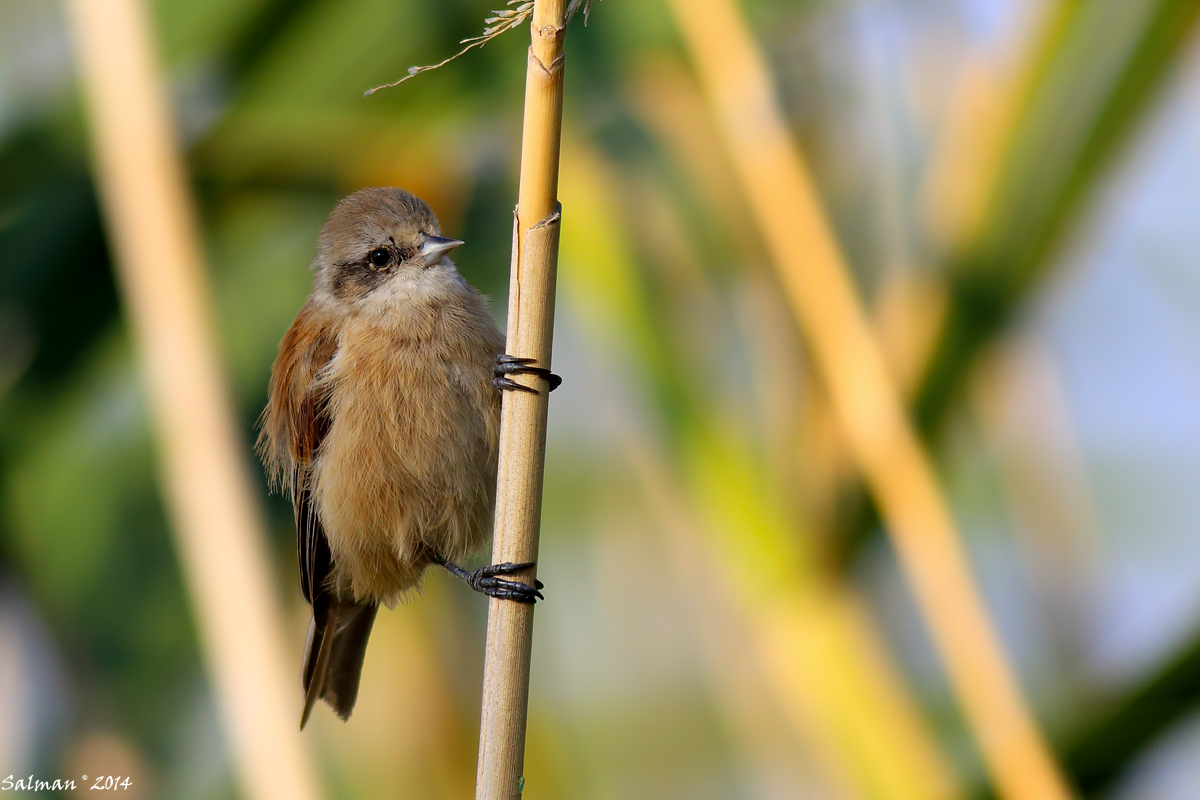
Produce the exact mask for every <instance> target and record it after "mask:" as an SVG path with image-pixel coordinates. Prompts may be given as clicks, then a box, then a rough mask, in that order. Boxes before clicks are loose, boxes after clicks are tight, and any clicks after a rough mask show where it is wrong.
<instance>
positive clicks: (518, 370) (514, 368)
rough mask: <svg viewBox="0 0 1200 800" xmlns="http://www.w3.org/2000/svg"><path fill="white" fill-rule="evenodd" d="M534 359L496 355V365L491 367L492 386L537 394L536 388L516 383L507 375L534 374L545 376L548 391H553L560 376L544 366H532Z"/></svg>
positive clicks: (557, 384)
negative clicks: (548, 385)
mask: <svg viewBox="0 0 1200 800" xmlns="http://www.w3.org/2000/svg"><path fill="white" fill-rule="evenodd" d="M533 362H534V359H532V358H517V357H516V356H510V355H507V354H504V353H501V354H500V355H498V356H496V366H494V367H492V386H495V387H496V388H497V389H500V390H501V391H506V390H507V391H518V392H533V393H534V394H537V389H534V388H533V387H532V386H525V385H524V384H521V383H517V382H516V381H514V380H513V379H512V378H510V377H508V376H509V375H536V376H538V377H539V378H545V379H546V382H547V383H548V384H550V391H552V392H553V391H554V390H555V389H557V388H558V387H559V385H560V384H561V383H562V378H560V377H558V376H557V375H555V374H554V373H553V372H551V371H550V370H548V369H546V368H545V367H535V366H533Z"/></svg>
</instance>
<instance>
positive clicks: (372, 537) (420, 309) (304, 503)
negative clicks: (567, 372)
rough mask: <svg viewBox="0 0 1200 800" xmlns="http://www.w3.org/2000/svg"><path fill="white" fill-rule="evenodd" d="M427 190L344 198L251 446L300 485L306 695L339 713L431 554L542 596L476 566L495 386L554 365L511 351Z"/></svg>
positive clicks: (498, 569)
mask: <svg viewBox="0 0 1200 800" xmlns="http://www.w3.org/2000/svg"><path fill="white" fill-rule="evenodd" d="M461 244H462V242H461V241H458V240H455V239H447V238H444V237H443V236H442V235H441V229H440V228H439V226H438V221H437V218H436V217H435V216H434V214H433V212H432V211H431V210H430V208H429V206H428V205H426V204H425V202H424V201H422V200H420V199H419V198H417V197H414V196H413V195H411V194H409V193H408V192H405V191H402V190H400V189H393V188H384V189H362V190H360V191H357V192H355V193H354V194H352V195H350V196H349V197H347V198H345V199H344V200H342V201H341V202H340V203H339V204H338V205H337V207H336V208H335V209H334V210H333V212H332V213H331V214H330V215H329V219H328V220H327V221H326V223H325V226H324V227H323V228H322V229H321V233H320V235H319V237H318V239H317V253H316V256H315V257H314V258H313V261H312V265H311V268H312V270H313V272H314V273H315V276H314V280H313V292H312V295H311V296H310V297H309V299H308V302H307V303H305V305H304V307H303V308H301V309H300V312H299V313H298V314H297V315H296V319H295V321H294V322H293V323H292V326H291V328H289V329H288V332H287V334H286V335H285V336H284V337H283V341H282V343H281V344H280V346H279V355H278V356H277V357H276V359H275V365H274V367H273V368H272V370H271V385H270V398H269V401H268V404H267V408H266V410H265V411H264V412H263V417H262V429H261V432H260V435H259V441H258V448H259V452H260V454H261V455H262V457H263V461H264V463H265V464H266V467H267V471H268V474H269V475H270V478H271V482H272V485H273V486H275V487H277V488H278V487H283V488H284V489H286V491H287V492H288V493H289V494H290V495H291V499H292V506H293V510H294V511H295V517H296V543H297V550H298V555H299V563H300V589H301V591H302V592H303V594H304V599H305V600H306V601H308V603H309V604H310V605H311V606H312V610H313V621H312V625H311V626H310V628H309V641H308V646H307V652H306V656H305V660H304V668H303V683H304V712H303V714H302V716H301V719H300V727H301V728H303V727H304V724H305V723H306V722H307V721H308V716H309V714H310V713H311V712H312V708H313V705H314V703H315V702H316V700H317V698H322V699H324V700H325V701H327V702H328V703H329V704H330V705H331V706H332V707H333V708H334V710H335V711H336V712H337V713H338V715H339V716H340V717H341V718H342V719H346V718H348V717H349V716H350V712H351V711H352V710H353V708H354V701H355V699H356V698H357V696H358V683H359V675H360V673H361V671H362V665H363V658H364V656H365V654H366V647H367V638H368V637H369V636H370V634H371V626H372V624H373V623H374V621H375V614H376V611H377V610H378V608H379V605H380V604H381V603H383V604H387V605H392V604H394V603H395V602H396V600H397V599H398V598H400V597H401V596H402V595H403V594H404V593H405V592H407V591H409V590H413V589H415V588H416V587H417V586H418V584H419V582H420V580H421V576H422V573H424V571H425V569H426V567H428V566H430V565H432V564H438V565H441V566H443V567H445V568H446V569H448V570H449V571H450V572H452V573H453V574H455V575H456V576H458V577H459V578H462V579H463V580H464V581H466V582H467V584H468V585H470V586H471V587H472V588H473V589H475V590H476V591H479V592H483V593H484V594H487V595H490V596H492V597H498V598H503V599H508V600H515V601H517V602H522V603H533V602H536V600H537V599H538V598H540V597H541V596H542V595H541V593H540V592H539V591H538V589H541V588H542V586H541V584H540V583H537V584H536V586H529V585H528V584H525V583H523V582H521V581H518V580H511V579H508V578H504V577H501V576H504V575H512V574H513V573H517V572H520V571H522V570H525V569H529V568H530V567H532V566H533V564H512V563H504V564H494V565H491V566H487V567H483V568H482V569H478V570H475V571H473V572H468V571H467V570H465V569H463V568H461V567H460V566H458V563H457V562H459V561H461V560H462V559H463V558H465V557H467V556H468V555H469V554H471V553H472V552H474V551H476V550H478V549H479V548H480V547H481V546H482V545H483V544H484V543H485V541H486V540H487V538H488V536H489V534H490V531H491V524H492V513H493V505H494V502H495V492H496V455H497V446H498V445H497V441H498V434H499V428H500V393H499V392H498V391H497V389H515V390H521V391H530V392H536V391H537V390H536V389H533V388H530V387H528V386H524V385H522V384H519V383H517V382H516V381H513V380H512V379H511V378H509V377H508V376H510V375H514V374H531V375H536V376H539V377H540V378H542V379H544V380H545V381H546V382H547V384H548V389H549V390H553V389H554V388H556V387H557V386H558V383H559V379H558V377H557V376H555V375H552V374H551V373H550V372H549V371H548V370H546V369H543V368H540V367H537V366H534V365H533V364H532V363H530V360H529V359H518V358H512V357H510V356H506V355H504V336H503V335H502V334H501V333H500V331H499V330H498V329H497V327H496V324H495V322H494V321H493V320H492V318H491V316H490V315H489V314H488V311H487V307H486V301H485V299H484V297H483V295H481V294H480V293H479V292H478V291H477V290H476V289H474V288H473V287H472V286H471V285H470V284H468V283H467V282H466V281H465V280H464V279H463V278H462V276H461V275H459V274H458V271H457V270H456V269H455V267H454V263H453V262H452V261H451V260H450V259H449V258H448V257H447V253H449V252H450V251H451V250H453V249H454V248H455V247H458V246H459V245H461Z"/></svg>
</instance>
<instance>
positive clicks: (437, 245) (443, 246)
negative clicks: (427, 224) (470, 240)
mask: <svg viewBox="0 0 1200 800" xmlns="http://www.w3.org/2000/svg"><path fill="white" fill-rule="evenodd" d="M460 244H464V242H461V241H459V240H458V239H446V238H444V237H442V236H428V237H426V239H425V244H423V245H421V261H422V262H423V263H424V264H425V266H426V267H432V266H433V265H434V264H436V263H438V262H439V261H441V260H442V256H444V255H446V253H449V252H450V251H451V250H453V249H454V248H456V247H458V246H459V245H460Z"/></svg>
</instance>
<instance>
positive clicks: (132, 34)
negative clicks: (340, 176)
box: [66, 0, 321, 800]
mask: <svg viewBox="0 0 1200 800" xmlns="http://www.w3.org/2000/svg"><path fill="white" fill-rule="evenodd" d="M66 10H67V19H68V22H69V24H70V26H71V32H72V34H73V37H74V40H75V44H76V48H77V50H78V53H79V69H80V79H81V82H82V85H83V86H82V88H83V96H84V99H85V101H86V104H87V107H88V109H87V110H88V112H89V113H88V116H89V120H88V122H89V130H88V133H89V136H90V138H91V140H92V142H91V144H92V151H93V155H94V163H95V168H94V171H95V174H96V185H97V189H98V190H99V194H100V199H101V201H102V204H103V209H104V215H105V219H106V223H107V228H108V235H109V238H110V240H111V246H112V248H113V255H114V261H115V266H116V277H117V283H118V285H119V288H120V290H121V296H122V301H123V304H124V306H125V313H126V315H127V316H128V318H129V323H130V326H131V328H132V330H133V335H134V341H135V343H136V347H137V354H138V358H139V360H140V362H141V371H142V376H143V379H144V381H145V383H146V388H147V391H148V395H149V400H150V408H151V411H152V413H153V418H154V419H153V422H154V427H155V436H156V440H157V445H158V462H159V463H158V471H159V482H160V484H161V488H162V492H163V495H164V498H163V499H164V501H165V504H166V507H167V512H168V515H169V517H170V520H171V529H172V531H173V533H174V535H175V545H176V549H177V551H178V554H179V560H180V564H181V568H182V572H183V577H184V581H185V584H186V586H187V590H188V595H189V599H190V601H191V605H192V610H193V613H194V614H195V615H196V624H197V628H198V630H199V636H200V644H201V646H202V651H203V654H204V659H205V661H206V663H207V666H208V671H209V673H210V676H211V679H212V682H213V685H214V688H215V690H216V695H217V698H218V700H219V703H220V707H221V711H222V716H223V718H224V723H225V727H226V730H227V733H228V737H229V741H230V743H229V752H230V753H231V754H233V758H234V760H235V762H236V764H237V768H238V777H239V780H240V783H241V789H242V796H244V797H246V798H248V800H316V798H319V797H320V796H321V791H320V789H319V786H318V783H317V777H316V774H315V772H314V770H313V760H312V759H311V758H310V757H309V755H308V753H307V752H306V750H305V746H304V743H303V741H302V740H301V738H300V732H299V730H298V729H297V726H296V720H297V719H298V714H299V706H298V705H297V704H296V700H295V698H296V695H295V694H293V692H294V689H293V687H294V686H295V683H294V681H295V678H294V677H293V672H292V669H290V668H289V667H288V666H285V663H286V659H285V656H284V642H283V634H282V632H283V631H285V630H287V629H288V627H289V626H288V625H285V624H284V618H283V613H282V611H281V609H280V608H279V607H278V602H277V600H276V595H275V591H274V586H273V585H272V583H273V579H272V575H271V569H270V558H269V556H268V554H267V552H266V548H265V543H266V542H267V540H268V537H267V536H266V534H265V532H264V531H263V521H262V513H261V510H260V509H259V508H258V505H257V503H256V501H255V497H254V494H253V492H252V491H251V489H250V487H251V486H252V485H253V484H252V482H251V480H250V477H249V474H248V471H247V469H246V463H245V460H244V458H243V454H244V453H245V452H246V451H247V448H246V445H245V443H244V442H241V441H239V438H238V434H237V429H238V425H237V422H236V421H235V417H234V412H233V409H232V407H231V403H230V399H229V391H228V388H227V387H226V385H225V379H224V376H223V374H222V368H221V364H220V360H219V358H218V355H217V347H216V343H215V337H214V334H213V322H212V312H211V308H210V306H211V298H210V292H209V288H208V285H207V283H206V281H205V272H204V269H203V259H202V257H201V254H200V244H199V238H200V237H199V235H198V233H197V231H196V223H195V215H194V213H193V210H192V206H191V198H190V196H189V194H188V190H187V186H186V178H185V172H184V165H183V163H182V159H181V157H180V153H179V145H178V142H177V140H176V138H175V136H174V134H173V132H172V130H171V125H170V114H169V113H168V109H167V104H166V98H165V96H164V92H163V89H162V84H161V77H160V74H161V73H160V71H159V69H158V64H157V63H156V59H155V56H154V41H153V33H152V27H151V25H150V20H149V19H147V14H146V8H145V3H144V0H71V2H68V3H67V4H66Z"/></svg>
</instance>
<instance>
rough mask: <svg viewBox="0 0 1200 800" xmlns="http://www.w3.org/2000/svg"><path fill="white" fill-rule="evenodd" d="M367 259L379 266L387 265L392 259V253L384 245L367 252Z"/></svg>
mask: <svg viewBox="0 0 1200 800" xmlns="http://www.w3.org/2000/svg"><path fill="white" fill-rule="evenodd" d="M367 260H368V261H370V262H371V263H372V264H374V265H375V266H377V267H386V266H387V263H388V262H389V261H391V260H392V254H391V253H389V252H388V251H387V250H385V249H383V248H382V247H376V248H375V249H374V250H372V251H371V252H370V253H367Z"/></svg>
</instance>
